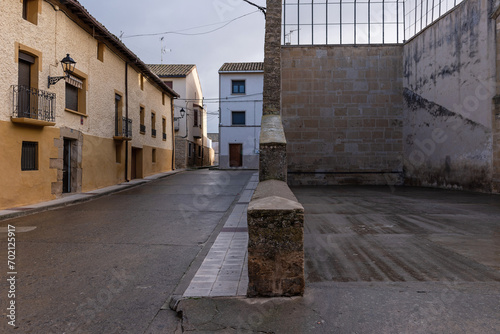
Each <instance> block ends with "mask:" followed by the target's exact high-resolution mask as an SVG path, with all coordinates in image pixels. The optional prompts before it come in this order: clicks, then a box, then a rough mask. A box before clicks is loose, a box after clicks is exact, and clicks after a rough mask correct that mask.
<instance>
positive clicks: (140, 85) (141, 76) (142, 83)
mask: <svg viewBox="0 0 500 334" xmlns="http://www.w3.org/2000/svg"><path fill="white" fill-rule="evenodd" d="M139 87H141V90H144V75H142V74H139Z"/></svg>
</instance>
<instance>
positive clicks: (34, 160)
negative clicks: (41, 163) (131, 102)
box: [21, 141, 38, 171]
mask: <svg viewBox="0 0 500 334" xmlns="http://www.w3.org/2000/svg"><path fill="white" fill-rule="evenodd" d="M21 170H23V171H24V170H38V143H37V142H31V141H23V147H22V151H21Z"/></svg>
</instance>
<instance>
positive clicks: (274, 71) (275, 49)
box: [263, 0, 282, 115]
mask: <svg viewBox="0 0 500 334" xmlns="http://www.w3.org/2000/svg"><path fill="white" fill-rule="evenodd" d="M281 11H282V8H281V0H267V11H266V37H265V46H264V94H263V114H264V115H280V113H281Z"/></svg>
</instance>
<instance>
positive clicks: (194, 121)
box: [193, 109, 198, 126]
mask: <svg viewBox="0 0 500 334" xmlns="http://www.w3.org/2000/svg"><path fill="white" fill-rule="evenodd" d="M193 117H194V120H193V126H198V109H195V110H194V114H193Z"/></svg>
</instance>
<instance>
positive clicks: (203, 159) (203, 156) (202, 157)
mask: <svg viewBox="0 0 500 334" xmlns="http://www.w3.org/2000/svg"><path fill="white" fill-rule="evenodd" d="M201 104H202V106H201V107H202V108H203V107H204V106H203V102H202V103H201ZM204 114H205V109H201V115H200V116H201V117H200V118H201V120H200V121H201V167H205V147H204V146H203V140H204V139H205V138H204V137H205V136H204V135H203V133H204V132H205V128H204V124H203V120H204V119H205V118H204V117H203V115H204Z"/></svg>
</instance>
